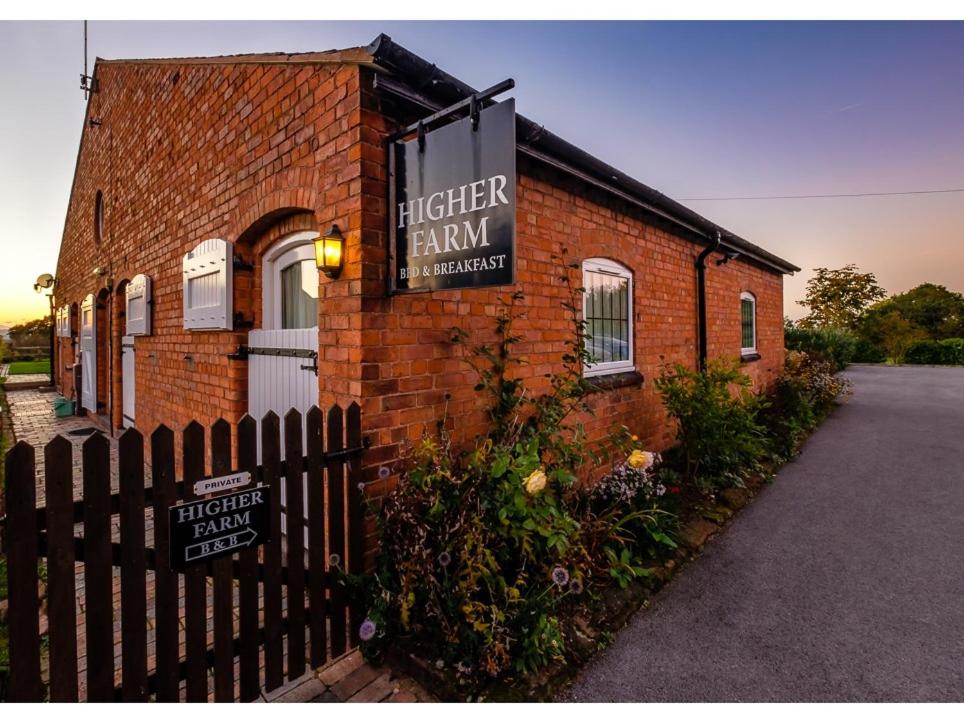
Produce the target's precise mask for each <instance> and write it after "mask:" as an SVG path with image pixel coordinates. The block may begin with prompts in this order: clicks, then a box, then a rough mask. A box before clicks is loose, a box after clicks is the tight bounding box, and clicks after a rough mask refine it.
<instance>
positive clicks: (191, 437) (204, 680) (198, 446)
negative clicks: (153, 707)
mask: <svg viewBox="0 0 964 723" xmlns="http://www.w3.org/2000/svg"><path fill="white" fill-rule="evenodd" d="M182 452H183V454H184V462H183V469H184V499H185V500H186V501H190V500H194V499H197V495H195V494H194V483H195V482H197V481H198V480H199V479H201V478H202V477H204V427H202V426H201V425H200V424H198V423H197V422H196V421H194V422H191V423H190V424H189V425H187V427H185V428H184V442H183V445H182ZM207 604H208V602H207V584H206V582H205V580H204V567H203V566H202V565H192V566H190V567H189V568H188V569H187V570H186V571H185V573H184V618H185V624H184V627H185V650H186V653H187V702H188V703H206V702H207V699H208V671H207V649H208V643H207Z"/></svg>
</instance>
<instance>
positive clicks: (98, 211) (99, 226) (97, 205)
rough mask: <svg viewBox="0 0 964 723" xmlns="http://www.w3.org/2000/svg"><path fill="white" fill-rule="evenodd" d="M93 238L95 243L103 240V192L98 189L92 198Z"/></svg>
mask: <svg viewBox="0 0 964 723" xmlns="http://www.w3.org/2000/svg"><path fill="white" fill-rule="evenodd" d="M94 240H95V241H96V242H97V243H101V242H102V241H103V240H104V194H103V193H101V192H100V191H98V192H97V196H96V197H95V198H94Z"/></svg>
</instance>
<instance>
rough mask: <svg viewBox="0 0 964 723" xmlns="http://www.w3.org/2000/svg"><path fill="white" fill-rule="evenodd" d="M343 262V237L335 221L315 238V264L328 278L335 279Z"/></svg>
mask: <svg viewBox="0 0 964 723" xmlns="http://www.w3.org/2000/svg"><path fill="white" fill-rule="evenodd" d="M344 263H345V237H344V236H342V235H341V230H340V229H339V228H338V224H337V223H333V224H332V225H331V228H330V229H328V231H327V232H325V233H324V234H322V235H321V236H319V237H318V238H316V239H315V265H316V266H317V267H318V270H319V271H321V272H323V273H324V274H325V276H327V277H328V278H329V279H337V278H338V274H340V273H341V267H342V266H343V265H344Z"/></svg>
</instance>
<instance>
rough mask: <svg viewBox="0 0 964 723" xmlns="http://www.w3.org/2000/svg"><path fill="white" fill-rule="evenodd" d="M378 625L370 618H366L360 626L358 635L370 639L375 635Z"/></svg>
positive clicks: (366, 639)
mask: <svg viewBox="0 0 964 723" xmlns="http://www.w3.org/2000/svg"><path fill="white" fill-rule="evenodd" d="M377 630H378V627H377V626H376V625H375V623H373V622H372V621H371V620H370V619H369V618H365V620H364V621H363V622H362V624H361V626H360V627H359V628H358V637H359V638H360V639H361V640H364V641H366V642H367V641H369V640H371V639H372V638H374V637H375V632H376V631H377Z"/></svg>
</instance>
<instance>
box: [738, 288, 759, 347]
mask: <svg viewBox="0 0 964 723" xmlns="http://www.w3.org/2000/svg"><path fill="white" fill-rule="evenodd" d="M740 353H741V354H755V353H756V297H755V296H754V295H753V294H751V293H750V292H749V291H744V292H743V293H741V294H740Z"/></svg>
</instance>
